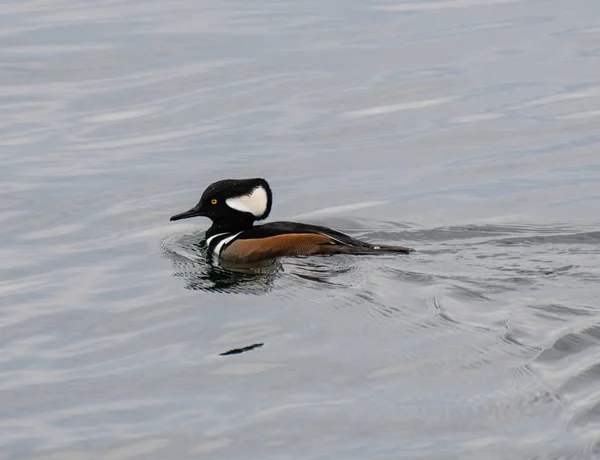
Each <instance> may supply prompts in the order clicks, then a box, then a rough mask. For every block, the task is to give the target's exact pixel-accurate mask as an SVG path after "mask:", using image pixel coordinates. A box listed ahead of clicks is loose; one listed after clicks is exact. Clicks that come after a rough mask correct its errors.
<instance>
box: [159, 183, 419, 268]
mask: <svg viewBox="0 0 600 460" xmlns="http://www.w3.org/2000/svg"><path fill="white" fill-rule="evenodd" d="M272 205H273V192H272V191H271V187H270V186H269V183H268V182H267V181H266V180H265V179H263V178H250V179H223V180H219V181H217V182H214V183H212V184H210V185H209V186H208V187H207V188H206V190H204V192H203V193H202V196H201V197H200V201H199V202H198V204H196V206H194V207H193V208H191V209H190V210H188V211H185V212H182V213H180V214H176V215H174V216H172V217H171V218H170V221H171V222H173V221H178V220H182V219H189V218H192V217H207V218H208V219H210V220H211V221H212V225H211V226H210V228H209V229H208V230H207V231H206V234H205V242H206V246H207V248H208V251H209V254H211V255H212V256H214V257H216V258H218V259H220V260H223V261H227V262H232V263H254V262H260V261H266V260H271V259H277V258H280V257H297V256H313V255H334V254H353V255H375V254H409V253H411V252H413V251H414V249H413V248H410V247H405V246H388V245H383V244H371V243H367V242H364V241H360V240H357V239H355V238H352V237H350V236H348V235H346V234H344V233H341V232H339V231H337V230H333V229H331V228H328V227H323V226H320V225H312V224H304V223H298V222H287V221H277V222H269V223H265V224H261V225H255V223H256V222H257V221H262V220H264V219H266V218H267V217H268V216H269V214H270V213H271V207H272Z"/></svg>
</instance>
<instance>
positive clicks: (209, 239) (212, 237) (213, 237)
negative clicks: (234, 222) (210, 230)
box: [206, 233, 227, 246]
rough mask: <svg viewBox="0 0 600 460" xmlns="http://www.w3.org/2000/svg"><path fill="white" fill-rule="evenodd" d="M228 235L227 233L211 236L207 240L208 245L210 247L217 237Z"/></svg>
mask: <svg viewBox="0 0 600 460" xmlns="http://www.w3.org/2000/svg"><path fill="white" fill-rule="evenodd" d="M223 235H227V233H217V234H216V235H213V236H211V237H210V238H206V245H207V246H210V242H211V241H212V240H214V239H215V238H216V237H217V236H223Z"/></svg>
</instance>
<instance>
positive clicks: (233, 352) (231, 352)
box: [219, 343, 264, 356]
mask: <svg viewBox="0 0 600 460" xmlns="http://www.w3.org/2000/svg"><path fill="white" fill-rule="evenodd" d="M263 345H264V343H253V344H252V345H248V346H247V347H241V348H234V349H232V350H229V351H225V352H223V353H219V356H231V355H239V354H241V353H245V352H247V351H250V350H254V349H255V348H260V347H262V346H263Z"/></svg>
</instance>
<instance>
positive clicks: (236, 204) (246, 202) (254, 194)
mask: <svg viewBox="0 0 600 460" xmlns="http://www.w3.org/2000/svg"><path fill="white" fill-rule="evenodd" d="M225 203H227V206H229V207H230V208H233V209H236V210H237V211H242V212H249V213H252V214H253V215H254V216H255V217H260V216H262V215H263V214H264V213H265V212H266V211H267V205H268V197H267V191H266V190H265V189H264V187H262V186H261V185H259V186H258V187H256V188H255V189H253V190H252V191H251V192H250V193H249V194H248V195H242V196H237V197H235V198H228V199H227V200H225Z"/></svg>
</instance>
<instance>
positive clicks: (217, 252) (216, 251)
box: [213, 232, 242, 256]
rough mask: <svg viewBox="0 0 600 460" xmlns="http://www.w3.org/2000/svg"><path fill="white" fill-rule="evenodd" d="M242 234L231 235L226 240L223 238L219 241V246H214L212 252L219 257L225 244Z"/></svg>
mask: <svg viewBox="0 0 600 460" xmlns="http://www.w3.org/2000/svg"><path fill="white" fill-rule="evenodd" d="M240 233H242V232H238V233H236V234H235V235H231V236H229V237H227V238H223V239H222V240H221V241H219V244H217V245H216V246H215V250H214V251H213V252H214V253H215V254H216V255H217V256H220V255H221V251H222V250H223V246H225V245H226V244H227V243H229V242H230V241H232V240H234V239H235V238H237V236H238V235H239V234H240Z"/></svg>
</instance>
